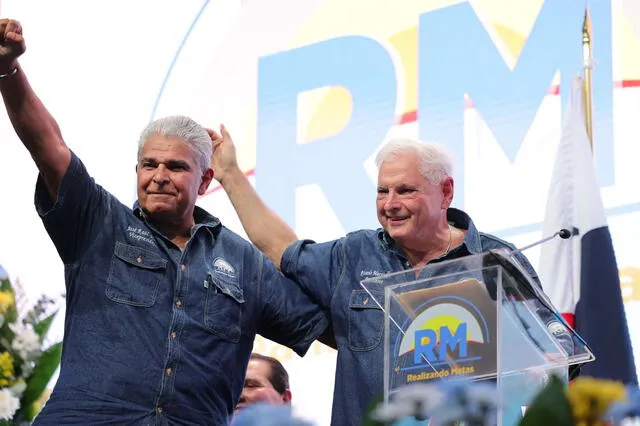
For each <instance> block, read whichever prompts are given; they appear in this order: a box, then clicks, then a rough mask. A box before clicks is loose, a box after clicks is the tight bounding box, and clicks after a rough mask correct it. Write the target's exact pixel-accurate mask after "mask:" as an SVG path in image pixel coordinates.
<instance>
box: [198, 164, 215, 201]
mask: <svg viewBox="0 0 640 426" xmlns="http://www.w3.org/2000/svg"><path fill="white" fill-rule="evenodd" d="M212 180H213V169H207V170H205V172H204V174H203V175H202V182H200V188H198V195H204V194H205V192H207V188H209V184H210V183H211V181H212Z"/></svg>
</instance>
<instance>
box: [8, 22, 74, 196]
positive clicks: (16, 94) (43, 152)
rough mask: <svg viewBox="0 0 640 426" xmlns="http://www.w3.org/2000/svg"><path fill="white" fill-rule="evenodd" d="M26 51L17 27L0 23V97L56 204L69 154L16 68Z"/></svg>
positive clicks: (19, 69) (50, 119)
mask: <svg viewBox="0 0 640 426" xmlns="http://www.w3.org/2000/svg"><path fill="white" fill-rule="evenodd" d="M25 49H26V45H25V42H24V37H23V35H22V27H21V25H20V23H19V22H18V21H15V20H11V19H0V93H1V94H2V99H3V100H4V105H5V107H6V109H7V113H8V115H9V119H10V120H11V124H12V125H13V128H14V129H15V131H16V133H17V135H18V137H19V138H20V140H21V141H22V143H23V144H24V146H25V147H26V148H27V149H28V150H29V152H30V153H31V157H32V158H33V160H34V161H35V163H36V166H37V167H38V170H40V173H41V174H42V178H43V179H44V182H45V185H46V186H47V190H48V192H49V195H50V196H51V199H52V200H53V201H55V200H56V199H57V195H58V188H59V187H60V182H61V180H62V177H63V176H64V173H65V171H66V170H67V168H68V167H69V163H70V161H71V152H70V151H69V148H67V146H66V145H65V143H64V141H63V140H62V135H61V133H60V128H59V127H58V124H57V123H56V121H55V120H54V118H53V117H52V116H51V114H49V111H47V109H46V108H45V107H44V105H43V104H42V102H41V101H40V99H39V98H38V96H36V94H35V93H34V91H33V89H32V88H31V85H30V84H29V81H28V80H27V77H26V76H25V74H24V72H23V71H22V69H21V68H20V64H18V57H19V56H20V55H22V54H23V53H24V51H25Z"/></svg>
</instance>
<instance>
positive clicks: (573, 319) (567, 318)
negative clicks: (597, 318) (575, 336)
mask: <svg viewBox="0 0 640 426" xmlns="http://www.w3.org/2000/svg"><path fill="white" fill-rule="evenodd" d="M562 318H564V320H565V321H566V322H567V324H569V325H570V326H571V328H576V316H575V314H569V313H564V314H562Z"/></svg>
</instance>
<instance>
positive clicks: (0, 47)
mask: <svg viewBox="0 0 640 426" xmlns="http://www.w3.org/2000/svg"><path fill="white" fill-rule="evenodd" d="M26 48H27V47H26V45H25V43H24V37H23V36H22V25H20V22H18V21H15V20H13V19H0V74H7V73H9V72H11V70H13V69H14V68H15V67H16V59H18V57H19V56H20V55H22V54H23V53H24V51H25V50H26Z"/></svg>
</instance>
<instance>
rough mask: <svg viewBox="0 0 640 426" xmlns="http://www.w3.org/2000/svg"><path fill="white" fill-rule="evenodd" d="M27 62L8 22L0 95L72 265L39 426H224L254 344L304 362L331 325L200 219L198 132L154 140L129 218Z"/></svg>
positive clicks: (55, 237) (203, 184)
mask: <svg viewBox="0 0 640 426" xmlns="http://www.w3.org/2000/svg"><path fill="white" fill-rule="evenodd" d="M24 51H25V43H24V38H23V36H22V28H21V26H20V24H19V23H18V22H17V21H14V20H8V19H0V92H1V94H2V97H3V99H4V103H5V106H6V109H7V113H8V115H9V118H10V120H11V123H12V124H13V127H14V128H15V130H16V133H17V134H18V136H19V137H20V139H21V140H22V142H23V143H24V145H25V147H26V148H27V149H28V150H29V152H30V153H31V155H32V157H33V159H34V161H35V163H36V165H37V167H38V169H39V171H40V175H39V177H38V182H37V186H36V196H35V202H36V208H37V211H38V214H39V215H40V217H41V218H42V221H43V223H44V226H45V228H46V230H47V232H48V233H49V235H50V237H51V239H52V241H53V243H54V245H55V247H56V249H57V250H58V253H59V255H60V257H61V259H62V260H63V262H64V265H65V278H66V279H65V281H66V290H67V298H66V315H65V327H64V349H63V353H62V360H61V367H60V376H59V379H58V381H57V383H56V385H55V388H54V390H53V393H52V395H51V397H50V399H49V400H48V402H47V404H46V406H45V407H44V410H43V411H42V413H41V414H40V415H38V417H37V418H36V420H35V423H34V424H47V425H71V424H78V425H98V424H129V425H152V424H153V425H167V424H184V425H196V424H201V425H225V424H228V422H229V421H230V418H231V416H232V413H233V409H234V407H235V405H236V403H237V401H238V398H239V396H240V393H241V392H242V388H243V378H244V374H245V369H246V367H247V363H248V360H249V355H250V353H251V349H252V347H253V341H254V337H255V335H256V333H260V334H262V335H263V336H265V337H267V338H269V339H271V340H274V341H276V342H278V343H281V344H283V345H286V346H289V347H290V348H292V349H293V350H295V351H296V352H297V353H298V354H300V355H303V354H304V352H305V351H306V350H307V348H308V347H309V345H310V344H311V343H312V342H313V341H314V340H315V339H316V338H317V337H318V336H319V335H320V334H322V333H323V331H324V330H325V329H326V328H327V325H328V321H327V318H326V315H325V314H324V313H323V312H322V310H321V309H320V308H319V307H318V305H317V304H316V303H314V302H312V301H311V299H309V297H308V296H307V295H306V294H305V293H304V292H303V291H302V290H301V289H300V287H299V286H297V285H296V284H294V283H293V282H291V281H289V280H288V279H286V278H285V277H284V276H282V275H281V274H280V273H279V272H278V271H277V270H276V268H275V266H274V265H273V263H272V262H271V261H269V260H268V259H267V258H266V257H265V256H264V255H262V254H261V253H260V252H259V251H258V250H257V249H256V248H255V247H253V246H252V245H251V244H250V243H249V242H248V241H246V240H244V239H242V238H241V237H239V236H238V235H236V234H234V233H232V232H231V231H230V230H228V229H227V228H225V227H224V226H222V224H221V223H220V221H219V220H218V219H217V218H215V217H214V216H212V215H210V214H209V213H207V212H206V211H204V210H203V209H201V208H199V207H197V206H196V205H195V203H196V200H197V197H198V195H202V194H204V193H205V191H206V189H207V187H208V186H209V184H210V182H211V180H212V178H213V170H212V169H211V168H210V167H209V165H210V158H211V150H212V145H211V138H210V136H209V134H208V133H207V131H206V130H205V129H204V128H203V127H201V126H200V125H198V124H197V123H196V122H194V121H193V120H191V119H189V118H187V117H181V116H176V117H167V118H163V119H159V120H156V121H154V122H152V123H151V124H149V125H148V126H147V128H146V129H145V130H144V131H143V132H142V135H141V137H140V142H139V149H138V161H137V165H136V175H137V190H138V202H137V203H136V205H135V207H134V209H133V210H132V209H130V208H128V207H127V206H125V205H123V204H121V203H120V202H119V201H118V200H117V199H116V198H115V197H114V196H113V195H111V194H109V193H108V192H107V191H105V190H104V189H103V188H101V187H100V186H98V185H97V184H96V183H95V182H94V181H93V179H91V177H90V176H89V174H88V172H87V170H86V169H85V167H84V165H83V164H82V162H81V161H80V159H79V158H78V157H77V156H76V155H75V154H74V153H73V152H71V150H70V149H69V148H68V147H67V145H66V144H65V142H64V140H63V138H62V135H61V133H60V130H59V128H58V125H57V123H56V121H55V120H54V118H53V117H52V116H51V114H49V112H48V111H47V110H46V108H45V107H44V106H43V104H42V103H41V102H40V100H39V99H38V97H37V96H36V94H35V93H34V92H33V90H32V88H31V86H30V85H29V82H28V80H27V78H26V76H25V74H24V72H23V70H22V68H21V67H20V65H19V64H18V61H17V58H18V57H19V56H20V55H21V54H22V53H24ZM7 177H8V176H7Z"/></svg>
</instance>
